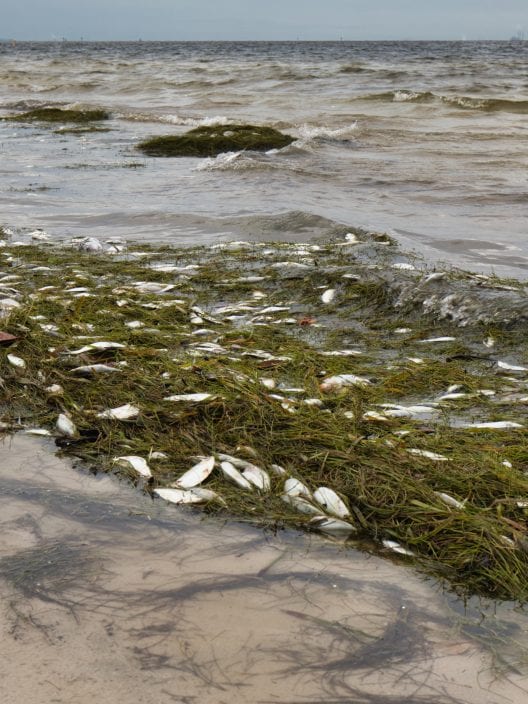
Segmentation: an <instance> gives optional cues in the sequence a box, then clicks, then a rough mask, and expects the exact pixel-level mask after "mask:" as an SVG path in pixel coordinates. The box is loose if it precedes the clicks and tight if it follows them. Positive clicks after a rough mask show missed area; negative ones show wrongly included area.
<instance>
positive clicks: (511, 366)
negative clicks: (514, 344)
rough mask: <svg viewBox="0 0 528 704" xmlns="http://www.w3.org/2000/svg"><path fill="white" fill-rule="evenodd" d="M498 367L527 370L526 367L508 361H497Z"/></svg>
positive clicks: (509, 369)
mask: <svg viewBox="0 0 528 704" xmlns="http://www.w3.org/2000/svg"><path fill="white" fill-rule="evenodd" d="M497 366H498V367H499V369H507V370H508V371H510V372H528V367H519V366H515V365H514V364H508V362H497Z"/></svg>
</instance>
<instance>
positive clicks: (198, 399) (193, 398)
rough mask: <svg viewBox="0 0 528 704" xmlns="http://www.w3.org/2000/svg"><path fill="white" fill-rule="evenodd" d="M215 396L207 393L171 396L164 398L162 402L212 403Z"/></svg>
mask: <svg viewBox="0 0 528 704" xmlns="http://www.w3.org/2000/svg"><path fill="white" fill-rule="evenodd" d="M215 398H216V396H214V395H213V394H208V393H194V394H173V395H172V396H165V397H164V399H163V400H164V401H174V402H181V403H203V402H204V401H212V400H213V399H215Z"/></svg>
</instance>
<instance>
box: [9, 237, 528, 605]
mask: <svg viewBox="0 0 528 704" xmlns="http://www.w3.org/2000/svg"><path fill="white" fill-rule="evenodd" d="M362 237H363V239H364V240H365V241H364V242H362V243H359V244H358V245H357V246H356V247H351V248H349V247H345V246H343V244H342V243H341V242H335V241H330V242H326V243H321V244H320V245H317V246H315V245H314V246H313V247H312V246H311V245H290V244H284V243H283V244H280V243H266V245H261V244H259V243H255V244H251V243H244V242H239V243H227V244H221V245H215V246H213V247H210V248H205V247H194V248H189V249H178V248H170V247H155V246H153V245H143V246H141V248H138V247H130V248H129V249H124V248H123V247H119V246H115V245H111V246H110V248H109V249H108V251H106V252H104V253H103V254H101V253H90V252H85V251H79V250H78V249H77V248H75V247H65V246H59V245H52V244H49V243H48V244H46V246H41V245H29V246H24V247H17V248H15V247H14V246H12V247H5V248H4V249H3V251H2V252H1V253H0V272H2V273H4V274H5V273H6V272H9V279H8V285H9V289H10V290H9V295H10V297H12V296H16V299H17V302H18V306H15V307H11V308H8V309H6V312H5V313H4V316H5V317H4V319H3V320H2V329H3V330H5V331H6V332H7V333H10V334H12V335H14V336H16V337H17V338H18V339H17V340H16V341H15V343H14V344H13V345H12V346H11V347H10V348H9V349H5V350H2V351H1V352H0V376H1V378H2V380H3V400H2V402H1V403H0V421H1V422H2V424H3V426H2V427H4V428H7V429H8V428H9V427H13V428H16V427H20V426H22V427H24V428H31V427H35V426H37V427H39V428H41V429H42V428H47V429H49V430H50V431H51V432H52V433H54V434H55V435H56V436H57V437H56V441H57V443H58V444H59V445H60V446H61V447H62V449H63V451H64V452H65V453H68V454H70V455H72V456H74V457H78V458H80V459H82V460H83V461H84V462H86V463H87V464H88V465H89V466H90V467H92V468H93V469H94V470H95V471H111V472H114V473H118V474H120V475H122V476H123V477H125V478H127V479H129V480H131V481H134V482H138V483H140V484H141V486H143V488H144V489H145V490H146V491H149V492H150V491H153V490H155V489H156V488H159V487H168V486H170V485H171V484H173V483H174V482H175V481H176V480H177V478H178V476H180V475H181V474H182V473H183V472H184V471H186V470H187V469H189V467H190V466H191V465H192V464H193V463H194V462H195V459H193V458H195V457H196V456H211V455H215V456H216V457H218V455H219V454H221V453H226V454H230V455H234V456H236V457H239V458H241V459H243V460H246V461H248V462H252V463H254V464H256V465H258V466H259V467H261V468H263V469H265V470H266V471H268V472H269V473H270V476H271V487H270V491H262V492H260V491H257V490H254V491H244V490H243V489H240V488H239V487H237V486H235V485H234V484H230V483H229V482H228V481H227V480H226V479H225V478H224V476H223V475H222V474H221V473H220V472H219V471H218V470H215V471H213V472H212V474H211V475H210V477H209V478H208V479H207V481H206V483H205V486H206V487H207V488H208V489H211V490H213V491H214V492H216V494H217V495H218V496H219V497H220V499H219V500H217V501H211V502H209V503H207V504H206V505H205V506H204V510H205V511H208V512H210V513H212V514H218V515H226V514H228V515H231V516H234V517H236V518H237V519H239V520H242V521H251V522H252V523H256V524H259V525H262V526H264V527H268V528H273V529H277V528H281V527H285V526H297V527H301V528H305V529H307V530H316V529H317V524H314V523H313V522H312V521H311V516H309V515H305V514H302V513H299V512H298V511H297V510H296V508H295V506H293V505H291V504H288V503H286V502H285V501H284V500H283V498H282V497H283V494H284V479H285V477H284V476H279V475H275V474H273V469H272V465H280V466H282V467H283V468H284V470H285V471H286V473H287V474H288V475H289V476H291V477H295V478H297V479H299V480H301V481H302V482H303V483H304V484H305V485H306V486H307V487H308V489H309V490H310V491H312V492H313V491H314V490H315V489H317V488H318V487H320V486H327V487H330V488H332V489H333V490H334V491H336V492H337V493H338V494H339V496H340V497H341V498H342V499H343V500H344V501H345V503H346V505H347V507H348V509H349V510H350V515H349V516H347V517H346V520H347V521H348V522H349V523H350V524H351V536H352V537H351V538H349V540H348V542H349V544H351V545H354V546H360V547H362V548H363V549H367V550H371V551H374V552H379V553H380V554H383V555H386V556H389V555H390V556H392V557H394V558H395V559H402V560H411V561H414V563H415V564H416V565H417V567H419V568H420V569H422V570H424V571H426V572H427V573H430V574H434V575H436V576H439V577H442V578H444V579H445V580H446V581H447V582H448V583H449V584H450V585H451V586H452V588H453V589H455V590H456V591H458V592H460V593H463V594H466V595H467V594H479V595H485V596H491V597H494V598H500V599H517V600H519V601H526V600H527V598H528V537H527V535H526V533H527V528H528V514H527V509H528V476H527V474H526V472H527V471H528V442H527V439H528V437H527V430H526V428H525V425H524V416H525V409H526V405H527V404H528V397H527V396H525V394H526V393H527V392H526V389H527V386H528V384H527V379H526V374H525V373H524V372H523V371H522V367H521V366H518V369H517V370H515V369H514V370H513V371H511V370H507V369H506V370H504V369H503V368H501V367H500V366H498V365H497V360H500V359H509V360H511V361H512V362H515V365H513V366H514V367H515V366H517V365H519V363H520V365H522V364H526V362H527V361H528V349H527V348H526V342H525V340H526V323H525V321H524V320H522V319H519V320H518V321H517V323H516V324H515V325H514V324H512V323H510V322H508V321H507V322H505V323H504V324H501V323H500V322H493V324H485V323H483V322H482V321H480V320H476V321H475V322H474V323H473V324H465V325H464V326H462V327H461V326H460V325H458V324H457V322H456V321H453V320H444V319H439V318H438V317H436V316H435V315H434V314H432V313H427V312H425V311H424V309H423V306H422V307H421V308H420V307H419V306H413V305H411V304H409V305H405V306H404V307H401V306H399V303H398V299H397V296H395V295H394V289H395V287H396V288H397V287H400V288H401V285H402V280H404V282H405V284H406V285H407V284H410V283H412V282H413V281H414V284H415V289H416V290H419V288H420V285H421V283H423V281H425V279H427V277H428V275H429V273H428V272H424V271H419V270H416V271H413V272H401V271H400V272H399V273H398V276H397V277H395V276H394V270H393V269H391V256H392V257H394V256H395V255H396V254H397V252H395V251H393V247H392V245H390V244H389V245H388V246H387V245H386V244H384V243H382V242H378V243H376V242H375V241H373V242H368V241H367V240H368V238H367V236H366V235H362ZM366 246H368V248H369V258H368V260H366V261H362V260H361V258H360V257H359V256H357V253H358V251H359V249H360V248H361V247H366ZM8 265H9V268H7V267H8ZM291 277H295V278H291ZM402 277H404V278H403V279H402ZM445 279H446V282H447V283H446V287H447V286H448V283H449V282H450V284H449V285H451V287H452V289H453V287H455V288H456V287H458V286H462V285H464V286H466V284H467V285H468V286H472V285H473V284H472V283H471V281H470V279H469V278H468V275H466V274H463V273H462V272H456V271H455V272H451V273H450V272H446V275H445ZM468 281H469V282H470V283H469V284H468V283H467V282H468ZM475 285H477V284H475ZM493 285H502V283H501V282H499V281H495V280H494V281H493ZM327 287H331V288H332V289H334V290H335V291H336V294H335V298H333V300H332V301H331V302H329V303H324V302H323V301H322V299H321V296H322V293H323V292H324V291H325V290H327ZM446 290H447V289H446ZM468 290H470V289H468ZM471 290H472V289H471ZM477 290H478V293H479V295H483V294H482V292H481V289H480V287H478V286H477ZM515 295H517V294H515ZM484 300H485V299H484ZM1 303H2V300H1V299H0V311H1V310H2V307H1ZM490 336H492V337H493V345H494V346H493V347H491V348H488V347H485V346H484V344H483V341H487V342H488V343H489V339H488V338H489V337H490ZM101 340H103V341H107V342H113V343H118V345H122V346H117V347H106V348H105V349H98V348H97V347H96V346H92V343H96V342H98V341H101ZM434 340H437V341H436V342H435V341H434ZM438 340H440V341H438ZM489 344H491V343H489ZM8 354H10V355H14V356H15V357H16V358H19V359H20V360H22V362H23V366H21V365H20V362H16V360H15V361H14V360H13V359H11V360H9V358H8V356H7V355H8ZM101 363H104V364H105V365H106V366H107V367H110V370H111V373H99V372H93V373H90V372H87V373H86V375H85V374H84V373H82V374H80V373H79V372H78V371H77V370H78V367H80V366H85V367H86V366H88V367H89V366H90V365H94V364H101ZM343 374H345V375H353V377H354V378H359V379H364V380H365V381H364V382H362V383H359V384H354V383H352V384H350V385H348V384H340V383H337V384H336V385H335V387H332V388H328V387H329V386H331V384H329V382H328V379H331V378H332V377H338V378H339V376H340V375H343ZM197 392H200V393H205V394H208V396H207V397H206V398H204V399H203V400H202V401H201V402H192V401H185V400H182V401H176V402H174V401H170V400H168V399H169V398H170V397H171V396H181V395H185V394H191V393H197ZM125 404H133V405H134V406H136V407H137V408H138V409H139V413H138V414H137V415H136V416H135V417H133V418H130V419H128V420H123V421H117V420H116V419H112V418H107V417H106V418H105V417H102V416H101V415H100V414H101V412H102V411H104V410H106V409H108V408H116V407H119V406H122V405H125ZM60 413H62V414H67V415H68V416H69V417H70V419H71V421H72V422H73V423H74V424H75V426H76V428H77V431H78V432H77V433H76V434H75V435H72V436H71V437H69V436H61V435H60V434H59V433H57V431H56V430H55V423H56V421H57V418H58V416H59V414H60ZM482 421H486V422H496V421H499V422H501V423H503V424H505V427H504V428H501V427H500V426H499V427H494V426H489V427H486V426H484V427H479V426H478V423H479V422H482ZM153 453H163V454H162V455H160V454H153ZM129 455H136V456H139V457H142V458H144V459H145V460H146V461H147V462H148V464H149V467H150V469H151V471H152V477H151V478H150V479H145V478H143V477H139V476H138V475H137V474H136V473H135V472H134V470H133V469H132V468H131V467H127V466H121V464H119V463H116V462H115V458H116V457H119V456H129ZM319 510H320V512H321V514H323V515H324V513H325V509H324V508H322V507H319ZM390 541H395V542H396V543H398V544H399V545H400V547H403V548H404V550H405V551H406V554H404V555H400V556H398V553H394V552H392V550H393V547H394V544H393V542H390Z"/></svg>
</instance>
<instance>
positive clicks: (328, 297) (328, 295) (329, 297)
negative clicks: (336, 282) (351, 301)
mask: <svg viewBox="0 0 528 704" xmlns="http://www.w3.org/2000/svg"><path fill="white" fill-rule="evenodd" d="M335 296H336V290H335V288H327V289H326V291H325V292H324V293H323V295H322V296H321V300H322V302H323V303H332V301H333V300H334V298H335Z"/></svg>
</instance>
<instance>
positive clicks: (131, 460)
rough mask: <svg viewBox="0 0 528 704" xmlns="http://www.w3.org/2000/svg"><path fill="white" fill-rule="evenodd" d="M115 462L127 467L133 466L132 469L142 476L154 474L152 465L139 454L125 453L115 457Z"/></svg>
mask: <svg viewBox="0 0 528 704" xmlns="http://www.w3.org/2000/svg"><path fill="white" fill-rule="evenodd" d="M114 462H115V463H116V464H122V465H124V466H126V467H132V469H133V470H135V471H136V472H137V473H138V474H140V475H141V476H142V477H151V476H152V472H151V471H150V467H149V466H148V464H147V462H146V461H145V460H144V459H143V457H138V456H137V455H124V456H123V457H114Z"/></svg>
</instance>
